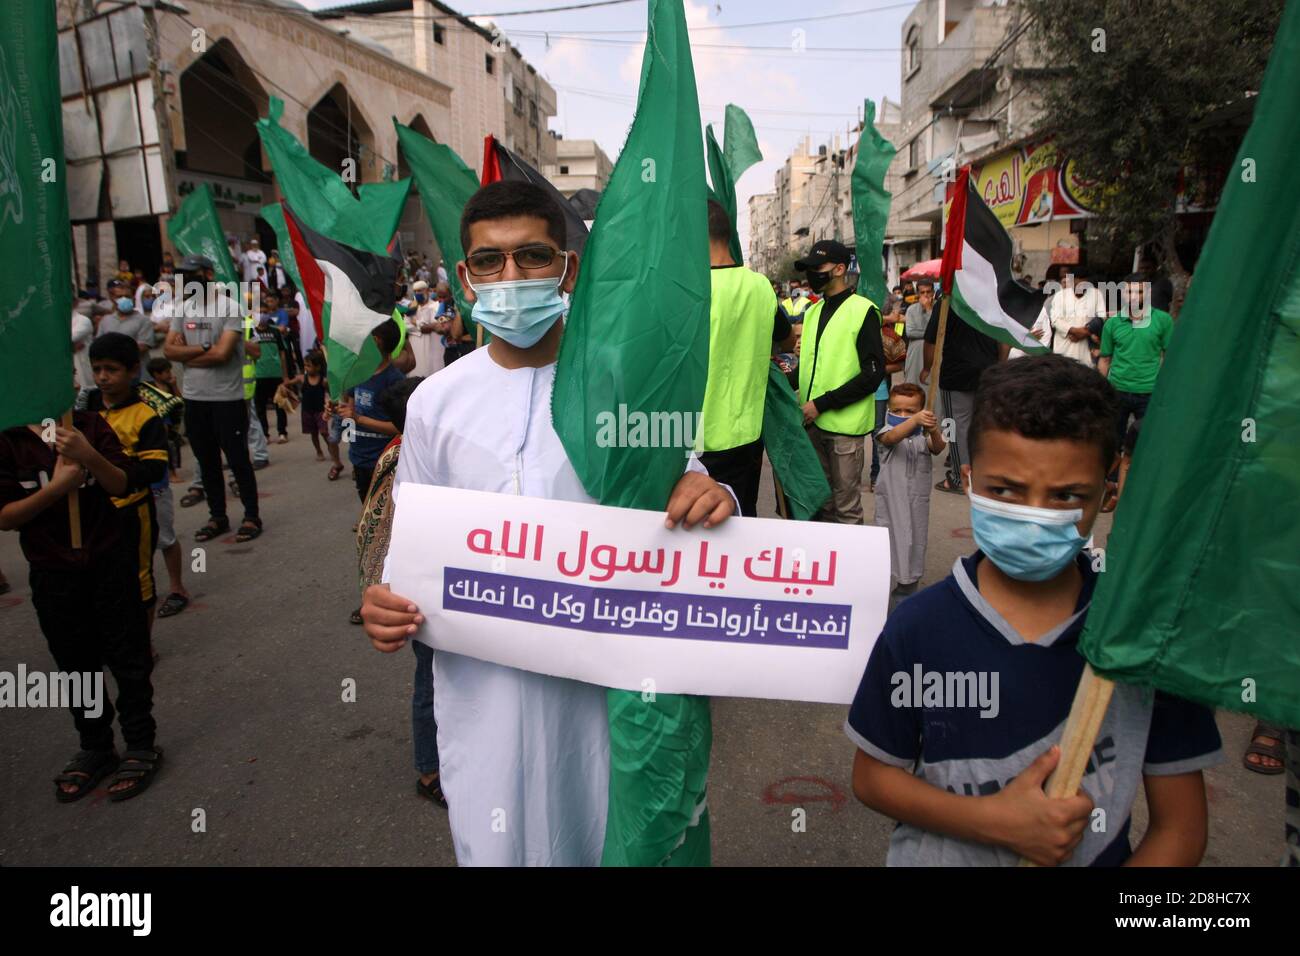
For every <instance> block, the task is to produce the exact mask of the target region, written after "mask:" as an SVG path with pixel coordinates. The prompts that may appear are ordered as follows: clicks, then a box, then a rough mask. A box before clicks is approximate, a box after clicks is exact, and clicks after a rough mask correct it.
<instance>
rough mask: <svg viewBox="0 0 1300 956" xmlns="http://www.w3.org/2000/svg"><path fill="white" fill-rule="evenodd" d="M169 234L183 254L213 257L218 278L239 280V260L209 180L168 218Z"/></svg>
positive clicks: (229, 280) (218, 279)
mask: <svg viewBox="0 0 1300 956" xmlns="http://www.w3.org/2000/svg"><path fill="white" fill-rule="evenodd" d="M167 236H168V237H169V238H170V239H171V241H172V245H174V246H175V247H176V248H177V249H178V250H180V253H181V255H183V256H205V257H207V258H208V259H211V260H212V273H213V275H214V276H216V279H217V281H218V282H238V281H239V274H238V273H237V272H236V271H235V264H234V263H233V262H231V261H230V247H229V246H228V245H226V235H225V231H224V230H223V229H222V228H221V220H220V219H218V218H217V204H216V202H215V201H214V200H213V198H212V187H211V186H209V185H208V184H207V183H199V187H198V188H197V189H196V190H194V192H192V193H190V194H189V195H188V196H186V197H185V199H184V201H183V202H182V203H181V204H180V208H178V209H177V210H176V213H175V215H173V216H172V217H171V219H169V220H168V221H167ZM177 292H178V293H179V292H180V290H177Z"/></svg>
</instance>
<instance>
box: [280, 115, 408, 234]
mask: <svg viewBox="0 0 1300 956" xmlns="http://www.w3.org/2000/svg"><path fill="white" fill-rule="evenodd" d="M268 112H269V115H268V116H267V117H266V118H265V119H260V120H258V121H257V132H258V133H259V134H260V135H261V137H262V146H263V148H264V149H265V150H266V155H267V157H268V158H269V159H270V160H271V167H272V168H273V169H274V170H275V181H276V183H277V184H278V185H279V187H280V192H281V193H283V194H284V199H285V202H287V203H288V204H289V208H290V209H292V210H293V211H294V214H295V215H296V216H298V217H299V218H300V219H301V220H302V221H303V222H304V223H306V224H307V225H308V226H309V227H310V228H312V229H314V230H316V231H317V232H319V233H321V234H322V235H325V236H329V237H330V238H331V239H334V240H335V241H337V242H341V243H343V244H344V245H348V246H352V247H353V248H355V249H362V250H365V251H366V252H376V253H382V252H386V251H387V250H388V248H389V246H390V245H391V243H392V241H393V236H394V235H395V234H396V232H397V226H398V224H399V223H400V222H401V220H402V210H403V208H405V206H406V197H407V195H408V194H409V193H410V191H411V181H410V180H409V179H402V180H399V181H398V182H395V183H366V184H365V185H362V186H360V187H358V189H357V195H355V196H354V195H352V190H350V189H349V188H348V186H347V184H346V183H345V182H344V181H343V177H342V175H341V174H342V172H343V170H338V169H330V168H329V167H328V166H325V165H322V164H321V163H318V162H317V161H316V160H315V159H313V158H312V155H311V153H309V152H307V148H306V147H305V146H303V145H302V143H300V142H298V140H297V139H295V138H294V136H293V134H292V133H290V132H289V131H288V130H286V129H284V128H283V127H281V126H280V117H281V115H283V113H284V102H283V101H281V100H279V99H277V98H276V97H274V96H273V97H271V105H270V109H269V111H268ZM283 245H284V244H283V242H282V243H281V251H283Z"/></svg>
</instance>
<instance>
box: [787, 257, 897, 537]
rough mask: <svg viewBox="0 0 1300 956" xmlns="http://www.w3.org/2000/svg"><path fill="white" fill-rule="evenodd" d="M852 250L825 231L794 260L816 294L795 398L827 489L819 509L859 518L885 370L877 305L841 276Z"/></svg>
mask: <svg viewBox="0 0 1300 956" xmlns="http://www.w3.org/2000/svg"><path fill="white" fill-rule="evenodd" d="M851 259H852V256H851V254H850V253H849V250H848V249H847V248H845V247H844V246H843V245H841V244H840V243H838V242H835V241H834V240H831V239H823V240H822V241H820V242H818V243H816V244H815V245H814V246H813V247H812V251H811V252H810V253H809V254H808V255H807V256H806V257H805V258H803V259H800V260H799V261H798V262H796V263H795V268H796V269H799V270H800V271H802V272H804V273H806V274H807V276H808V287H809V288H810V289H811V290H812V291H813V292H814V293H816V294H817V295H819V296H821V298H820V299H819V300H818V301H817V302H815V303H813V304H812V305H811V306H809V308H808V309H807V311H805V312H804V314H803V323H804V325H803V340H802V343H801V344H800V348H799V401H800V402H802V403H803V420H804V424H805V425H806V426H807V427H808V437H809V438H811V439H812V443H813V447H814V448H815V449H816V450H817V457H818V458H820V459H821V463H822V469H823V470H824V471H825V472H826V479H827V481H828V482H829V483H830V486H831V497H830V499H829V500H828V501H827V502H826V504H825V505H824V506H823V508H822V511H821V514H819V515H818V516H817V517H818V519H819V520H821V521H835V522H838V523H840V524H862V468H863V464H864V462H865V448H866V445H865V441H864V438H865V436H866V435H868V434H870V433H871V432H872V431H873V430H874V428H875V423H876V403H875V400H874V398H875V392H876V387H877V386H878V385H879V384H880V382H881V381H882V380H883V379H884V376H885V353H884V347H883V346H882V345H881V341H880V309H879V308H878V307H877V306H876V304H875V303H874V302H872V301H870V300H869V299H866V298H864V297H863V296H860V295H857V294H856V293H855V292H854V291H853V289H852V287H851V286H850V285H849V284H848V280H847V278H846V276H847V274H848V269H849V262H850V261H851Z"/></svg>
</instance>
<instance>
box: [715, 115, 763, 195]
mask: <svg viewBox="0 0 1300 956" xmlns="http://www.w3.org/2000/svg"><path fill="white" fill-rule="evenodd" d="M725 115H726V119H725V121H724V125H723V127H722V132H723V137H722V141H723V142H722V155H723V157H724V158H725V159H726V161H727V169H729V170H730V171H731V178H732V181H733V182H740V177H741V176H743V175H745V170H747V169H749V167H750V166H753V165H754V164H755V163H757V162H759V161H761V160H762V158H763V153H762V152H761V151H760V150H759V148H758V137H757V136H755V135H754V124H753V123H751V122H750V120H749V116H748V115H746V113H745V111H744V110H742V109H741V108H740V107H739V106H737V105H736V104H735V103H728V104H727V111H726V114H725Z"/></svg>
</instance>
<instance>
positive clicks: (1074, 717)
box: [1020, 663, 1115, 866]
mask: <svg viewBox="0 0 1300 956" xmlns="http://www.w3.org/2000/svg"><path fill="white" fill-rule="evenodd" d="M1114 690H1115V682H1114V681H1112V680H1108V679H1107V678H1105V677H1098V676H1097V675H1096V674H1095V673H1094V672H1093V669H1092V665H1091V664H1088V663H1085V664H1084V665H1083V674H1082V675H1080V677H1079V686H1078V688H1076V690H1075V692H1074V703H1073V704H1072V705H1071V706H1070V716H1069V717H1067V718H1066V719H1065V730H1064V731H1063V732H1062V733H1061V762H1060V763H1058V764H1057V765H1056V769H1055V770H1053V771H1052V775H1051V776H1050V777H1048V778H1047V783H1046V784H1044V785H1043V792H1044V793H1046V794H1047V795H1048V796H1049V797H1053V798H1055V799H1061V798H1064V797H1072V796H1074V795H1075V794H1076V793H1078V792H1079V784H1080V783H1081V782H1082V781H1083V772H1084V770H1086V769H1087V767H1088V758H1089V756H1091V754H1092V745H1093V744H1094V743H1096V742H1097V734H1098V733H1100V731H1101V722H1102V720H1104V719H1105V717H1106V708H1107V707H1109V706H1110V695H1111V693H1112V692H1113V691H1114ZM1020 865H1021V866H1037V865H1038V864H1037V863H1034V862H1032V861H1030V860H1025V859H1022V860H1021V861H1020Z"/></svg>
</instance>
